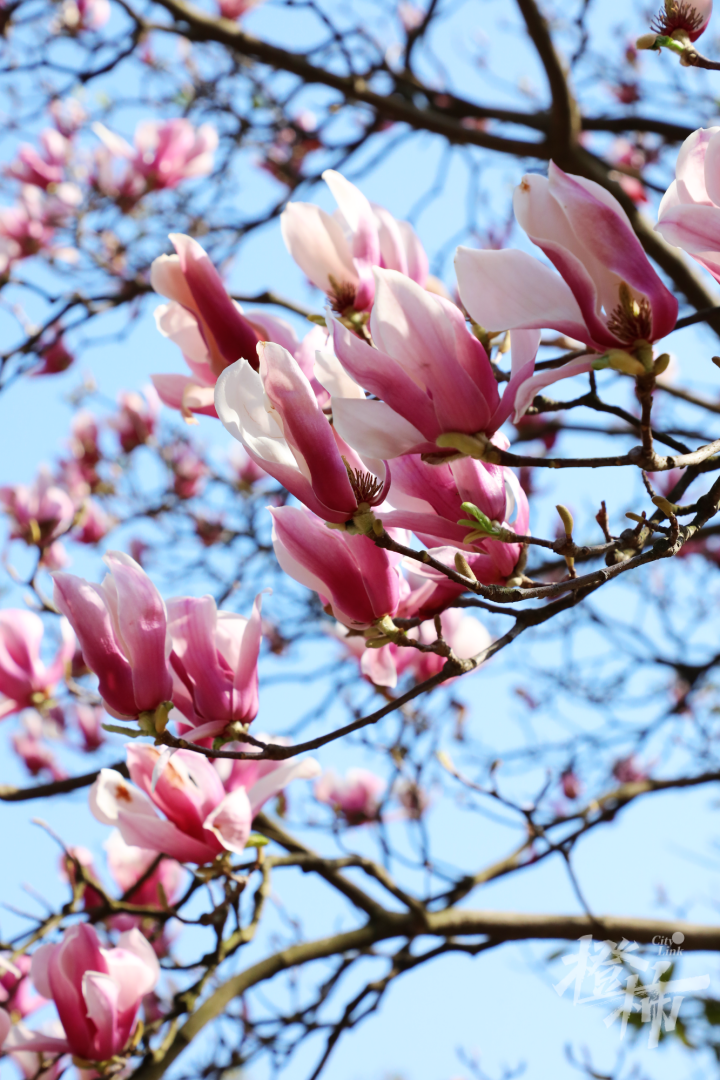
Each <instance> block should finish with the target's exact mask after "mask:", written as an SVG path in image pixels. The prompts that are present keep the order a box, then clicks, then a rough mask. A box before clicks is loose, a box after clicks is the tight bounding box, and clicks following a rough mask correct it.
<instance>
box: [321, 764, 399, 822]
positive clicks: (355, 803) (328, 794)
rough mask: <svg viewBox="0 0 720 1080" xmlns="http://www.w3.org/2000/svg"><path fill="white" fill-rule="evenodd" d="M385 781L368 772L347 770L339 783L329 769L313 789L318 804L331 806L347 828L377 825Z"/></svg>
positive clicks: (337, 777) (335, 775) (335, 774)
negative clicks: (345, 823) (374, 822)
mask: <svg viewBox="0 0 720 1080" xmlns="http://www.w3.org/2000/svg"><path fill="white" fill-rule="evenodd" d="M386 787H387V785H386V783H385V781H384V780H383V779H382V778H381V777H380V776H376V775H375V773H372V772H370V771H369V770H368V769H348V771H347V773H346V774H345V778H344V779H341V778H340V777H339V776H338V775H337V773H335V772H334V771H333V770H332V769H328V771H327V772H325V773H323V775H322V776H321V777H320V779H319V780H318V781H317V782H316V784H315V787H314V788H313V793H314V795H315V798H316V799H317V801H318V802H320V803H327V805H328V806H332V808H333V810H334V811H335V813H336V814H337V815H338V816H340V817H343V818H344V819H345V821H346V822H347V824H348V825H366V824H368V822H370V821H377V817H378V811H379V809H380V801H381V798H382V795H383V792H384V791H385V788H386Z"/></svg>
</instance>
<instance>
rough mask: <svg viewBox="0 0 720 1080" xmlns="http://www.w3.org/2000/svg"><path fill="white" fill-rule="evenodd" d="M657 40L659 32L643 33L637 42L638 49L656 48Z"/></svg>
mask: <svg viewBox="0 0 720 1080" xmlns="http://www.w3.org/2000/svg"><path fill="white" fill-rule="evenodd" d="M656 41H657V34H641V35H640V37H639V38H638V39H637V41H636V42H635V48H636V49H654V48H655V47H656V46H655V42H656Z"/></svg>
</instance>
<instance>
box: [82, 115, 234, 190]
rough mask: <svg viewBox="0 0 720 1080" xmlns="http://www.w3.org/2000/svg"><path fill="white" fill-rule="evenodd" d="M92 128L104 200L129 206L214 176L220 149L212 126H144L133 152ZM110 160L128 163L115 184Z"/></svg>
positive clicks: (177, 122)
mask: <svg viewBox="0 0 720 1080" xmlns="http://www.w3.org/2000/svg"><path fill="white" fill-rule="evenodd" d="M92 128H93V131H94V132H95V134H96V135H97V136H98V138H99V139H100V140H101V141H102V143H103V148H104V151H105V153H104V154H103V153H102V151H101V152H100V153H99V154H98V155H97V157H96V166H97V168H96V175H95V184H96V186H98V187H100V188H101V190H104V192H105V194H108V195H111V196H116V197H118V196H119V197H120V199H121V200H127V201H128V202H129V203H132V202H134V201H135V202H136V201H137V199H138V198H140V197H141V196H142V195H144V194H146V192H148V191H158V190H161V189H163V188H175V187H177V186H178V184H180V183H181V182H182V181H183V180H189V179H192V178H195V177H198V176H207V175H208V173H209V172H211V171H212V167H213V160H214V154H215V150H216V148H217V144H218V136H217V131H216V130H215V128H214V127H213V126H212V124H202V125H201V126H200V127H199V128H197V129H195V128H194V127H193V125H192V124H191V123H190V121H189V120H185V119H184V118H180V119H176V120H164V121H163V120H145V121H143V122H142V123H140V124H138V126H137V127H136V129H135V138H134V142H135V145H134V147H133V146H130V144H129V143H128V142H126V141H125V139H123V138H121V137H120V136H119V135H116V134H115V133H114V132H112V131H109V130H108V129H107V128H106V127H105V126H104V125H103V124H97V123H96V124H93V126H92ZM108 155H109V156H108ZM112 159H116V160H117V159H119V160H121V161H123V160H124V161H126V162H127V165H126V169H125V173H124V174H123V176H122V177H121V179H120V180H117V181H116V180H114V178H113V173H112Z"/></svg>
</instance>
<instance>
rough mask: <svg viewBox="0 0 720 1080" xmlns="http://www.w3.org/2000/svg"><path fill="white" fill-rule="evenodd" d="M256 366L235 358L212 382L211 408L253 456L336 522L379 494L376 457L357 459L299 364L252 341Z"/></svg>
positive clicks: (385, 479) (381, 480) (276, 348)
mask: <svg viewBox="0 0 720 1080" xmlns="http://www.w3.org/2000/svg"><path fill="white" fill-rule="evenodd" d="M258 356H259V357H260V371H259V373H258V372H256V371H254V370H253V369H252V368H251V367H250V366H249V365H248V364H246V363H244V362H243V361H240V362H238V363H237V364H233V365H232V367H230V368H228V369H227V370H226V371H225V372H224V373H223V374H222V375H221V377H220V379H218V384H217V387H216V390H215V405H216V408H217V411H218V415H219V417H220V419H221V420H222V422H223V424H224V425H225V427H226V428H227V429H228V431H229V432H230V434H231V435H233V436H234V437H235V438H236V439H238V440H239V441H240V442H241V443H242V444H243V446H244V447H245V449H246V450H247V452H248V454H249V455H250V457H251V458H252V459H253V461H255V462H256V464H258V465H259V466H260V467H261V468H262V469H264V470H265V472H267V473H269V474H270V475H271V476H274V477H275V479H276V480H279V481H280V483H281V484H282V485H283V486H284V487H285V488H287V490H288V491H289V492H290V493H291V494H292V495H294V496H295V497H296V498H297V499H299V500H300V501H301V502H303V503H304V504H305V505H306V506H307V507H308V508H309V509H310V510H312V511H313V513H314V514H317V515H318V517H321V518H323V519H324V520H325V521H331V522H335V523H337V524H340V523H342V522H346V521H349V520H350V519H351V518H352V517H353V516H354V515H355V514H356V513H357V512H358V508H359V507H360V505H361V504H364V507H363V508H364V509H366V510H367V509H368V508H369V507H371V506H377V505H378V504H379V503H381V502H382V501H383V499H384V498H385V495H386V492H387V488H388V485H389V481H390V473H389V470H388V469H387V468H386V466H385V464H384V462H382V461H378V460H376V459H373V458H369V459H367V461H363V460H362V459H361V458H360V457H359V455H358V454H356V453H355V451H354V450H352V449H351V447H350V446H348V444H347V443H346V442H344V441H343V439H341V438H340V437H339V435H338V432H337V429H336V427H335V426H334V425H331V424H330V423H329V422H328V419H327V417H326V416H325V414H324V412H323V410H322V408H321V406H320V404H319V403H318V400H317V397H316V395H315V392H314V390H313V388H312V386H311V385H310V382H309V381H308V379H307V378H306V376H305V375H304V374H303V372H302V370H301V368H300V365H299V364H298V363H297V361H296V360H294V359H293V357H292V356H291V355H290V353H289V352H288V351H287V350H286V349H283V348H282V347H281V346H280V345H273V344H271V343H269V342H262V343H261V344H260V345H259V346H258Z"/></svg>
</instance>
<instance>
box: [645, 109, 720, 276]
mask: <svg viewBox="0 0 720 1080" xmlns="http://www.w3.org/2000/svg"><path fill="white" fill-rule="evenodd" d="M718 162H720V127H711V128H700V129H699V130H698V131H694V132H693V133H692V135H690V136H689V137H688V138H687V139H686V140H685V142H684V143H683V144H682V146H681V148H680V153H679V154H678V158H677V162H676V164H675V179H674V180H673V182H672V184H671V185H670V187H669V188H668V189H667V191H666V192H665V195H664V196H663V198H662V201H661V203H660V208H659V210H658V223H657V225H656V226H655V229H656V231H657V232H659V233H660V235H661V236H662V237H663V238H664V239H665V240H667V241H668V243H670V244H674V245H675V246H676V247H679V248H682V249H683V251H687V253H688V254H689V255H692V257H693V259H695V261H696V262H699V263H700V265H701V266H704V267H705V269H706V270H709V271H710V273H711V274H712V275H713V277H714V278H715V279H716V280H717V281H720V182H718Z"/></svg>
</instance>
